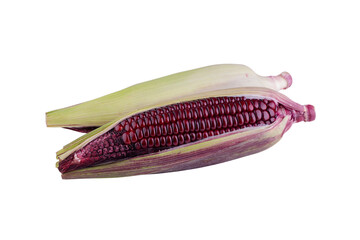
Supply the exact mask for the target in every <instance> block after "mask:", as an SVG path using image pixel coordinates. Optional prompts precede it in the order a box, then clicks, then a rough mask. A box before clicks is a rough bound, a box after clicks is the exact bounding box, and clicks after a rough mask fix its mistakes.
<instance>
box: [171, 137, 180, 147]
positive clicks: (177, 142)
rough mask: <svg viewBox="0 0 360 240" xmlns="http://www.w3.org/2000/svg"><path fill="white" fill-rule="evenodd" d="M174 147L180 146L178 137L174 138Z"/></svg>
mask: <svg viewBox="0 0 360 240" xmlns="http://www.w3.org/2000/svg"><path fill="white" fill-rule="evenodd" d="M172 145H173V146H177V145H179V139H178V138H177V136H172Z"/></svg>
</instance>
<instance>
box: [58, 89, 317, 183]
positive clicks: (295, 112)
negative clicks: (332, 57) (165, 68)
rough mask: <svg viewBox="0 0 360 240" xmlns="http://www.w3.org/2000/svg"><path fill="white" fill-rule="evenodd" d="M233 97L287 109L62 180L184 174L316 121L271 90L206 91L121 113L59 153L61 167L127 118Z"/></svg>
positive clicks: (65, 175)
mask: <svg viewBox="0 0 360 240" xmlns="http://www.w3.org/2000/svg"><path fill="white" fill-rule="evenodd" d="M231 96H242V97H244V96H245V97H247V98H259V99H262V98H264V99H271V100H273V101H275V102H276V103H279V104H281V105H282V106H284V110H283V111H282V112H281V113H280V116H279V117H278V119H277V120H276V121H275V122H274V123H272V124H270V125H265V126H258V127H249V128H244V129H240V130H237V131H231V132H228V133H224V134H220V135H217V136H213V137H209V138H207V139H202V140H200V141H197V142H193V143H190V144H185V145H182V146H178V147H173V148H170V149H167V150H163V151H159V152H155V153H150V154H146V155H141V156H136V157H130V158H125V159H122V160H119V161H115V162H110V163H107V164H103V165H99V166H92V167H87V168H84V169H78V170H75V171H70V172H66V173H63V175H62V177H63V178H64V179H72V178H97V177H123V176H132V175H139V174H151V173H163V172H172V171H180V170H187V169H192V168H198V167H203V166H208V165H213V164H217V163H222V162H225V161H229V160H232V159H236V158H239V157H243V156H246V155H249V154H254V153H257V152H260V151H263V150H265V149H267V148H269V147H271V146H272V145H274V144H275V143H276V142H278V141H279V140H280V138H281V137H282V136H283V134H284V133H285V132H286V131H287V130H288V129H289V128H290V127H291V125H292V124H293V123H294V122H300V121H312V120H314V118H315V111H314V109H313V107H312V106H310V105H306V106H303V105H300V104H298V103H296V102H294V101H292V100H290V99H289V98H287V97H286V96H285V95H283V94H280V93H279V92H277V91H275V90H272V89H269V88H259V87H240V88H231V89H222V90H216V91H209V92H203V93H199V94H197V95H193V96H184V97H182V98H179V99H177V100H170V101H168V102H167V103H166V104H164V103H162V104H155V105H151V106H150V105H148V106H147V107H144V108H142V109H138V110H137V109H134V110H133V111H132V112H131V113H128V114H125V113H122V114H120V116H119V118H118V119H116V120H113V121H112V122H109V123H107V124H105V125H103V126H101V127H100V128H98V129H96V130H94V131H92V132H90V133H88V134H85V135H84V136H82V137H81V138H79V139H77V140H75V141H74V142H72V143H70V144H68V145H67V146H66V147H64V149H62V150H60V151H58V152H57V158H58V160H59V162H58V166H59V164H60V163H61V161H64V160H65V159H66V158H67V157H68V156H69V155H70V154H72V153H74V152H75V151H77V150H79V149H81V148H83V147H85V146H86V145H87V144H89V143H90V142H91V141H93V140H95V139H97V138H98V137H100V136H101V135H103V134H105V133H106V132H108V131H110V130H111V129H113V128H114V127H115V126H116V125H117V124H119V123H120V122H121V121H123V120H124V119H128V118H130V117H132V116H134V115H135V114H138V113H142V112H145V111H147V110H150V109H154V108H156V107H160V106H163V105H170V104H173V103H179V102H186V101H192V100H197V99H204V98H211V97H231ZM285 109H286V110H285Z"/></svg>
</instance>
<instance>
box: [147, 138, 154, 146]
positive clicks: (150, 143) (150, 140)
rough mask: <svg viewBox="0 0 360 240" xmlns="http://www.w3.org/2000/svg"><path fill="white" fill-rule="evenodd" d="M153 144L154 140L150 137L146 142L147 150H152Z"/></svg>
mask: <svg viewBox="0 0 360 240" xmlns="http://www.w3.org/2000/svg"><path fill="white" fill-rule="evenodd" d="M154 144H155V142H154V138H152V137H150V138H149V140H148V146H149V148H152V147H153V146H154Z"/></svg>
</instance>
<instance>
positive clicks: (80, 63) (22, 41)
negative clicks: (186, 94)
mask: <svg viewBox="0 0 360 240" xmlns="http://www.w3.org/2000/svg"><path fill="white" fill-rule="evenodd" d="M355 4H356V1H345V0H343V1H315V0H312V1H255V0H252V1H225V0H223V1H195V0H193V1H184V0H183V1H177V2H175V1H76V0H70V1H65V0H63V1H15V0H14V1H6V0H5V1H1V3H0V81H1V85H0V86H1V87H0V89H1V94H0V98H1V101H0V104H1V118H0V121H1V127H2V130H1V139H2V142H1V144H0V146H1V147H0V148H1V150H0V152H1V174H0V178H1V179H0V184H1V197H0V210H1V211H0V219H1V221H2V222H1V223H0V238H1V239H277V240H278V239H360V196H359V190H360V163H359V159H360V158H359V156H358V151H359V142H360V141H359V133H360V132H359V123H358V121H359V117H360V115H359V94H358V92H359V84H358V82H359V66H360V61H359V60H360V58H359V54H360V47H359V45H360V35H359V23H360V13H359V7H358V6H356V5H355ZM218 63H241V64H245V65H248V66H250V67H251V68H252V69H254V70H255V71H256V72H257V73H258V74H261V75H277V74H279V73H280V72H282V71H288V72H290V73H291V75H292V77H293V80H294V82H293V85H292V87H291V88H290V89H288V90H286V92H285V93H286V95H287V96H289V97H290V98H292V99H293V100H295V101H297V102H299V103H302V104H308V103H310V104H313V105H314V106H315V107H316V111H317V119H316V121H314V122H311V123H298V124H295V125H293V127H292V129H291V130H290V131H289V132H287V133H286V135H285V136H284V138H283V139H282V140H281V141H280V142H279V143H278V144H277V145H275V146H274V147H272V148H271V149H268V150H266V151H264V152H261V153H259V154H256V155H252V156H249V157H246V158H242V159H237V160H234V161H231V162H227V163H223V164H220V165H216V166H211V167H206V168H202V169H196V170H191V171H184V172H177V173H169V174H159V175H146V176H136V177H128V178H113V179H86V180H61V177H60V174H59V172H58V171H57V169H56V168H55V162H56V159H55V152H56V151H57V150H59V149H60V148H62V146H63V145H65V144H66V143H68V142H70V141H72V140H73V139H75V138H77V137H79V136H80V135H81V134H79V133H76V132H72V131H68V130H65V129H50V128H46V125H45V112H47V111H50V110H54V109H57V108H61V107H66V106H69V105H73V104H76V103H79V102H83V101H86V100H90V99H93V98H96V97H99V96H102V95H105V94H108V93H111V92H114V91H117V90H120V89H123V88H125V87H128V86H131V85H133V84H135V83H139V82H142V81H145V80H150V79H153V78H157V77H161V76H165V75H168V74H171V73H176V72H179V71H184V70H189V69H193V68H198V67H202V66H206V65H212V64H218Z"/></svg>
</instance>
